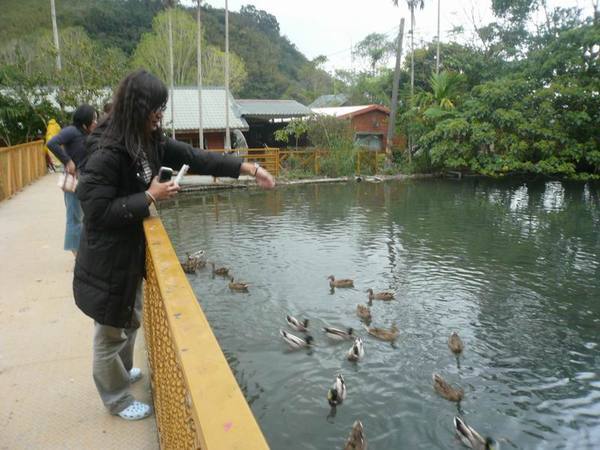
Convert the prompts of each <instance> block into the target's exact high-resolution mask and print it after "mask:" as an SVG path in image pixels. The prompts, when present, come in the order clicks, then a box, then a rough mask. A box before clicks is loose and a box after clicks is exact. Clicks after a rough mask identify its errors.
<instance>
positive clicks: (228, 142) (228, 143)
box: [225, 0, 231, 150]
mask: <svg viewBox="0 0 600 450" xmlns="http://www.w3.org/2000/svg"><path fill="white" fill-rule="evenodd" d="M225 150H231V139H230V137H229V2H228V1H227V0H225Z"/></svg>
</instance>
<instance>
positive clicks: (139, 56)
mask: <svg viewBox="0 0 600 450" xmlns="http://www.w3.org/2000/svg"><path fill="white" fill-rule="evenodd" d="M196 38H197V28H196V23H195V22H194V19H192V17H191V16H190V15H189V14H188V13H187V12H186V11H183V10H181V9H174V10H173V58H174V80H175V85H179V86H182V85H195V84H196V79H197V62H196V61H197V55H196V47H195V45H194V43H195V42H196ZM168 42H169V38H168V17H167V14H166V13H165V12H161V13H159V14H157V15H156V17H155V18H154V21H153V24H152V32H151V33H145V34H144V35H143V36H142V39H141V41H140V43H139V44H138V46H137V47H136V49H135V52H134V55H133V59H132V65H133V66H135V67H145V68H147V69H148V70H150V71H151V72H153V73H154V74H156V75H157V76H158V77H160V78H161V79H162V80H165V81H166V80H168V79H169V67H168V61H169V54H168V51H169V50H168ZM203 42H204V37H203ZM203 49H204V54H203V55H202V78H203V84H205V85H216V86H220V85H223V83H224V79H223V76H224V75H223V73H224V61H225V54H224V52H222V51H221V50H219V49H218V48H217V47H214V46H210V45H209V46H204V47H203ZM229 70H230V77H231V79H230V89H231V91H232V92H234V93H235V92H239V91H240V89H242V87H243V85H244V82H245V80H246V76H247V74H246V70H245V65H244V63H243V61H242V60H241V59H240V58H239V57H238V56H237V55H235V54H234V53H230V55H229Z"/></svg>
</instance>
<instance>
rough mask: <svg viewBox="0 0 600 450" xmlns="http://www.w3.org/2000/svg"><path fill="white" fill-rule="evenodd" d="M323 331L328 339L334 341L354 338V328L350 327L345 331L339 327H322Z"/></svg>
mask: <svg viewBox="0 0 600 450" xmlns="http://www.w3.org/2000/svg"><path fill="white" fill-rule="evenodd" d="M323 331H324V332H325V334H326V335H327V337H328V338H329V339H333V340H334V341H345V340H347V339H354V330H353V329H352V328H348V329H347V330H346V331H344V330H341V329H339V328H332V327H324V328H323Z"/></svg>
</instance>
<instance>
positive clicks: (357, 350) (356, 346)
mask: <svg viewBox="0 0 600 450" xmlns="http://www.w3.org/2000/svg"><path fill="white" fill-rule="evenodd" d="M363 356H365V347H364V345H363V340H362V339H361V338H359V337H357V338H356V339H354V343H353V344H352V347H351V348H350V350H348V361H359V360H361V359H362V358H363Z"/></svg>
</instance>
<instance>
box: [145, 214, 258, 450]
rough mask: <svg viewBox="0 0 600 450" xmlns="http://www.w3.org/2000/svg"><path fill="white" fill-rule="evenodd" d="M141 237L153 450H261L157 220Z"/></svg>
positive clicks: (241, 397) (241, 399)
mask: <svg viewBox="0 0 600 450" xmlns="http://www.w3.org/2000/svg"><path fill="white" fill-rule="evenodd" d="M144 230H145V233H146V240H147V243H148V245H147V251H146V271H147V275H146V284H145V296H144V332H145V337H146V347H147V351H148V362H149V365H150V372H151V381H152V395H153V398H154V408H155V413H156V421H157V425H158V432H159V442H160V446H161V448H163V449H208V450H220V449H223V450H232V449H244V450H249V449H252V450H261V449H268V448H269V447H268V444H267V442H266V440H265V438H264V436H263V434H262V432H261V430H260V428H259V426H258V423H257V422H256V419H255V418H254V415H253V414H252V411H251V410H250V407H249V406H248V403H247V402H246V400H245V398H244V395H243V394H242V391H241V390H240V388H239V386H238V384H237V382H236V380H235V377H234V376H233V373H232V372H231V369H230V367H229V365H228V364H227V360H226V359H225V356H224V355H223V352H222V350H221V348H220V346H219V344H218V342H217V339H216V338H215V336H214V334H213V332H212V329H211V327H210V325H209V323H208V321H207V320H206V317H205V316H204V313H203V312H202V309H201V308H200V305H199V304H198V301H197V299H196V296H195V295H194V292H193V291H192V288H191V286H190V285H189V283H188V281H187V278H186V276H185V274H184V273H183V271H182V269H181V266H180V264H179V261H178V259H177V256H176V255H175V251H174V250H173V247H172V245H171V241H170V240H169V237H168V235H167V233H166V231H165V229H164V227H163V224H162V222H161V220H160V218H158V217H150V218H148V219H146V220H145V221H144Z"/></svg>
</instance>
